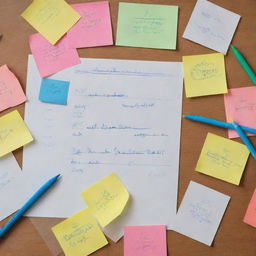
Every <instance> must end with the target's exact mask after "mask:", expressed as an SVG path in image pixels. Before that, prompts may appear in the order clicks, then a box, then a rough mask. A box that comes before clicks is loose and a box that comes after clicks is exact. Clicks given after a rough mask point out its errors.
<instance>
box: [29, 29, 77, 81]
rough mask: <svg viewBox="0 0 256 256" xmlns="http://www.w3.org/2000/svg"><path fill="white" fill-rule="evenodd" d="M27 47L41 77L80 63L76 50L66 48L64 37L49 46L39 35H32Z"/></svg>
mask: <svg viewBox="0 0 256 256" xmlns="http://www.w3.org/2000/svg"><path fill="white" fill-rule="evenodd" d="M29 45H30V49H31V52H32V54H33V56H34V58H35V61H36V64H37V67H38V70H39V73H40V75H41V76H42V77H46V76H49V75H52V74H54V73H56V72H58V71H60V70H63V69H65V68H68V67H71V66H74V65H77V64H79V63H81V61H80V58H79V56H78V53H77V50H76V49H73V48H69V47H67V39H66V37H64V38H62V39H61V40H60V41H59V42H58V43H57V44H56V45H51V44H50V43H49V42H47V40H46V39H44V38H43V37H42V36H41V35H40V34H33V35H30V37H29Z"/></svg>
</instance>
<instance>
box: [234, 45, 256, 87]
mask: <svg viewBox="0 0 256 256" xmlns="http://www.w3.org/2000/svg"><path fill="white" fill-rule="evenodd" d="M231 49H232V51H233V53H234V55H235V57H236V59H237V60H238V62H239V63H240V64H241V66H242V68H243V69H244V70H245V72H246V73H247V75H248V76H249V77H250V79H251V80H252V82H253V84H254V85H256V75H255V74H254V72H253V70H252V68H251V67H250V66H249V64H248V63H247V61H246V59H245V58H244V56H243V55H242V54H241V53H240V52H239V51H238V49H237V48H236V47H235V46H234V45H231Z"/></svg>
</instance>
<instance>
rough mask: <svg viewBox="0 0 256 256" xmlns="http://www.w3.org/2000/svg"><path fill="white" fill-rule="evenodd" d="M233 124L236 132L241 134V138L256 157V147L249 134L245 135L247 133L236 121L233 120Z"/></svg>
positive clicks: (255, 157)
mask: <svg viewBox="0 0 256 256" xmlns="http://www.w3.org/2000/svg"><path fill="white" fill-rule="evenodd" d="M232 125H233V127H234V128H235V129H236V132H237V133H238V135H239V136H240V138H241V140H242V141H243V142H244V144H245V145H246V146H247V148H248V149H249V151H250V152H251V154H252V156H253V158H254V159H256V151H255V148H254V147H253V145H252V143H251V142H250V140H249V139H248V138H247V136H246V135H245V133H244V132H243V131H242V129H241V127H240V125H239V124H237V123H236V122H233V123H232Z"/></svg>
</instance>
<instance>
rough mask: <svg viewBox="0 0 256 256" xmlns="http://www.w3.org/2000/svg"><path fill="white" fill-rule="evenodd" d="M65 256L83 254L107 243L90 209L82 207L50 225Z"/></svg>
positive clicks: (89, 252)
mask: <svg viewBox="0 0 256 256" xmlns="http://www.w3.org/2000/svg"><path fill="white" fill-rule="evenodd" d="M52 231H53V233H54V235H55V236H56V238H57V240H58V241H59V243H60V245H61V247H62V249H63V251H64V253H65V255H66V256H74V255H75V256H84V255H89V254H91V253H92V252H94V251H96V250H98V249H100V248H101V247H103V246H105V245H106V244H108V241H107V240H106V238H105V236H104V234H103V232H102V231H101V229H100V227H99V225H98V223H97V222H96V220H95V219H94V218H93V217H92V213H91V211H90V210H89V209H88V208H87V209H84V210H82V211H80V212H78V213H76V214H74V215H72V216H71V217H69V218H68V219H66V220H64V221H62V222H61V223H59V224H57V225H56V226H54V227H52Z"/></svg>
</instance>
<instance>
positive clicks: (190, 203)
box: [173, 181, 230, 246]
mask: <svg viewBox="0 0 256 256" xmlns="http://www.w3.org/2000/svg"><path fill="white" fill-rule="evenodd" d="M229 200H230V196H227V195H225V194H222V193H220V192H218V191H216V190H213V189H211V188H208V187H206V186H203V185H201V184H198V183H196V182H194V181H190V183H189V186H188V188H187V191H186V193H185V195H184V197H183V200H182V202H181V205H180V207H179V210H178V213H177V216H176V219H175V220H174V229H173V230H174V231H176V232H178V233H181V234H183V235H185V236H188V237H190V238H192V239H194V240H197V241H199V242H201V243H204V244H206V245H208V246H211V244H212V242H213V239H214V237H215V234H216V232H217V230H218V227H219V224H220V222H221V219H222V217H223V215H224V212H225V210H226V207H227V205H228V202H229Z"/></svg>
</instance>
